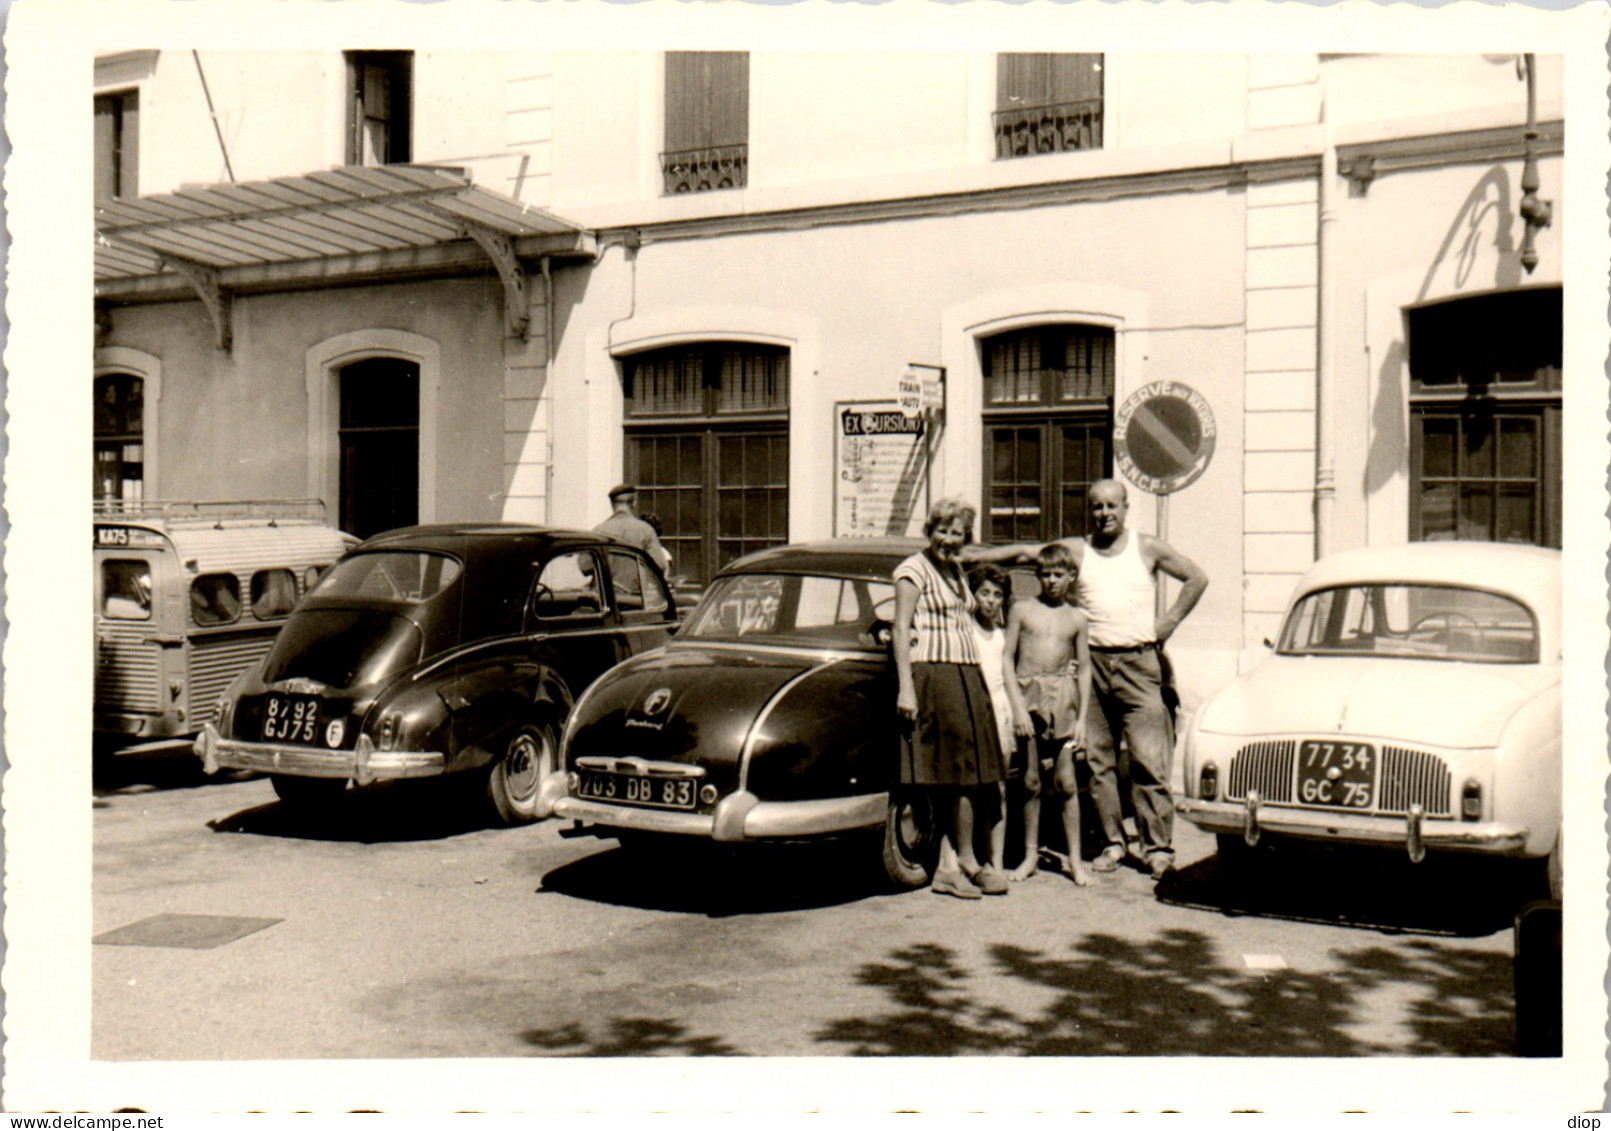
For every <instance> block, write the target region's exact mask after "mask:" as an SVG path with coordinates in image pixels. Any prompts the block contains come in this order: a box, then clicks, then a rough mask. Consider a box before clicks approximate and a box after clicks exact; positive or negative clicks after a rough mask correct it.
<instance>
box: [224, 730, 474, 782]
mask: <svg viewBox="0 0 1611 1131" xmlns="http://www.w3.org/2000/svg"><path fill="white" fill-rule="evenodd" d="M195 751H196V757H198V758H200V759H201V765H202V769H204V770H206V771H207V772H208V773H209V774H215V773H217V772H218V771H219V770H225V769H228V770H256V771H258V772H259V773H265V774H289V775H291V776H292V777H302V778H338V779H342V780H351V781H355V782H357V783H358V784H359V785H368V784H369V783H370V782H373V781H387V780H393V779H397V778H428V777H434V776H436V775H438V774H441V773H443V772H444V771H445V769H446V766H447V757H446V756H445V755H443V754H441V753H440V752H436V751H421V750H376V749H375V744H374V743H373V742H371V741H370V738H369V736H368V735H367V734H361V735H359V736H358V743H357V746H356V748H355V749H352V750H321V749H319V748H317V747H313V746H280V745H276V744H274V743H268V742H240V741H237V740H235V739H230V738H222V737H220V736H219V734H218V731H217V730H216V729H215V728H214V727H213V725H212V724H211V723H208V724H207V725H206V726H204V727H203V728H202V730H201V735H200V737H198V738H197V739H196V744H195Z"/></svg>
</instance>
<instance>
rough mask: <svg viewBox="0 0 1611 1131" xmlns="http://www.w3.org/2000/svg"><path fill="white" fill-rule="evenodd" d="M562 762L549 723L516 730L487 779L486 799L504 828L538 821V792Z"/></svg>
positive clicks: (529, 724)
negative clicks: (490, 802) (544, 781)
mask: <svg viewBox="0 0 1611 1131" xmlns="http://www.w3.org/2000/svg"><path fill="white" fill-rule="evenodd" d="M558 762H559V741H558V739H557V738H556V737H555V735H554V728H553V726H552V725H550V724H549V723H546V722H543V723H526V724H524V725H522V726H519V727H516V728H515V731H514V733H513V734H511V735H510V736H509V741H508V743H507V744H506V745H505V746H504V752H503V757H501V758H499V759H498V760H497V761H496V762H494V763H493V765H492V770H491V771H490V773H489V774H488V776H487V796H488V797H489V798H491V800H492V808H493V811H494V812H495V813H496V814H497V815H498V820H499V821H501V822H502V823H503V824H505V825H510V826H513V825H529V824H531V823H532V822H533V821H535V820H536V819H537V790H538V788H539V787H541V786H542V784H543V779H544V778H546V777H547V776H548V775H549V774H551V773H553V772H554V767H555V766H556V765H557V764H558Z"/></svg>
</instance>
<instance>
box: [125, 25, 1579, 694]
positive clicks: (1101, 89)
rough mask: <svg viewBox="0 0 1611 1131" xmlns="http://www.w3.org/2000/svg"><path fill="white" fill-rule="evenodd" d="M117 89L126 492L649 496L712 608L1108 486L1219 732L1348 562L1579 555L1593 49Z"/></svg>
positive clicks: (367, 78)
mask: <svg viewBox="0 0 1611 1131" xmlns="http://www.w3.org/2000/svg"><path fill="white" fill-rule="evenodd" d="M825 76H831V78H832V81H831V82H825V81H824V77H825ZM96 84H97V85H96V123H97V195H98V213H97V223H98V229H99V242H98V253H97V271H98V278H97V292H96V293H97V300H96V301H97V327H98V336H97V349H96V355H95V359H94V378H93V379H94V390H95V397H96V404H97V415H96V467H97V492H98V494H100V495H101V496H103V497H105V498H107V499H133V498H141V497H144V498H159V497H160V498H182V497H186V498H196V497H204V498H263V497H287V496H299V497H300V496H307V497H316V498H321V499H323V500H324V501H325V503H326V505H327V507H328V508H329V510H330V513H332V514H333V515H336V516H339V519H340V521H341V523H342V524H343V525H344V526H345V527H346V528H348V529H351V530H353V532H355V533H359V534H368V533H372V532H374V531H375V530H379V529H384V528H386V527H388V526H392V525H398V524H401V523H405V522H412V521H429V520H433V519H438V520H440V519H497V518H509V519H520V520H536V521H544V522H551V523H555V524H558V525H568V526H591V525H593V524H594V523H596V522H598V521H599V520H600V519H602V518H603V517H604V515H605V513H607V509H608V508H607V504H606V502H605V499H604V495H605V492H606V491H607V489H608V488H609V487H610V486H611V485H612V484H613V483H615V482H617V481H619V480H622V479H629V480H633V481H635V482H637V483H638V484H639V486H640V488H641V496H640V509H641V510H643V511H649V512H653V513H654V514H655V515H656V516H657V517H658V518H659V520H660V522H661V523H662V525H663V527H664V530H665V535H664V537H665V540H666V543H667V545H668V547H669V549H670V550H671V552H672V554H673V559H674V563H675V564H674V569H675V571H676V572H678V573H682V574H686V575H688V576H689V577H691V578H692V579H693V580H695V581H698V580H702V579H703V578H706V577H708V576H709V575H710V573H711V572H712V571H713V570H714V569H716V568H719V567H720V565H721V564H723V563H724V562H725V561H728V560H730V559H731V558H732V557H733V556H735V555H737V554H739V553H742V552H746V551H748V550H751V549H755V548H759V547H761V546H764V545H770V544H775V543H778V542H782V541H786V540H801V539H808V538H821V537H828V536H833V535H839V534H850V535H853V534H857V533H875V532H876V533H883V532H886V531H893V532H906V531H915V530H916V529H917V527H918V526H919V525H920V524H921V521H922V517H923V510H924V507H925V506H926V503H927V501H929V500H931V499H934V498H938V497H940V496H944V495H960V496H963V497H965V498H968V499H970V500H976V501H978V503H979V504H980V515H981V517H980V523H979V531H978V533H979V536H980V537H982V538H985V539H988V540H993V541H1001V540H1005V539H1012V540H1022V539H1031V540H1033V539H1042V538H1051V537H1057V536H1062V535H1068V534H1080V533H1083V531H1084V521H1085V518H1084V494H1085V491H1086V490H1087V488H1088V487H1089V485H1090V483H1091V482H1092V481H1093V480H1094V479H1097V478H1100V477H1102V476H1104V475H1108V474H1118V475H1121V476H1122V477H1127V478H1129V480H1130V481H1131V487H1130V493H1131V521H1132V525H1133V526H1135V527H1137V528H1139V529H1143V530H1149V531H1156V532H1160V533H1164V534H1165V535H1166V536H1167V537H1168V539H1169V540H1170V541H1171V542H1172V543H1174V544H1175V545H1177V546H1179V547H1180V548H1181V549H1182V550H1184V551H1185V552H1186V553H1188V554H1189V555H1191V556H1192V557H1193V558H1195V559H1196V560H1197V561H1198V562H1199V563H1200V564H1202V565H1203V567H1204V568H1205V569H1206V570H1207V571H1208V573H1209V575H1210V578H1211V579H1212V584H1211V586H1210V588H1209V591H1208V593H1207V595H1206V597H1205V598H1204V600H1203V602H1202V604H1201V605H1200V606H1199V608H1198V611H1197V612H1196V613H1195V614H1194V615H1193V617H1192V618H1191V619H1190V620H1189V621H1188V622H1187V623H1186V625H1185V626H1184V627H1183V628H1182V629H1181V631H1180V633H1179V634H1178V636H1177V637H1176V648H1177V649H1178V650H1179V651H1180V652H1181V653H1182V657H1183V662H1182V663H1180V665H1179V666H1180V668H1181V671H1182V673H1183V678H1184V679H1185V680H1186V681H1187V686H1186V687H1185V688H1184V692H1185V696H1186V698H1187V699H1188V700H1190V699H1192V698H1194V697H1195V693H1197V692H1200V691H1201V690H1206V689H1209V688H1212V687H1213V686H1217V685H1218V684H1219V683H1220V682H1223V680H1224V679H1225V678H1227V677H1228V676H1229V675H1231V674H1232V673H1234V672H1235V671H1236V670H1237V668H1238V667H1240V666H1244V665H1245V664H1246V662H1247V661H1248V659H1249V658H1250V657H1251V656H1254V655H1256V654H1257V653H1258V651H1259V650H1260V642H1261V641H1262V640H1263V639H1265V638H1267V637H1270V636H1272V635H1273V631H1274V628H1275V625H1276V622H1277V620H1278V617H1279V614H1280V611H1281V609H1282V607H1283V605H1284V602H1285V600H1286V598H1287V595H1288V593H1289V592H1290V588H1291V586H1292V583H1293V582H1294V580H1295V579H1296V577H1297V575H1298V574H1299V573H1301V572H1302V570H1303V569H1304V568H1305V567H1306V566H1307V565H1308V564H1309V563H1310V562H1311V561H1313V560H1314V558H1315V557H1316V556H1317V554H1321V553H1325V552H1328V551H1329V550H1333V549H1341V548H1346V547H1350V546H1358V545H1368V544H1393V543H1398V542H1403V541H1407V540H1413V539H1421V538H1443V537H1462V538H1479V539H1493V540H1516V541H1524V542H1537V543H1541V544H1548V545H1557V546H1558V545H1559V544H1560V540H1561V517H1560V508H1561V452H1560V448H1561V438H1560V437H1561V428H1560V404H1561V390H1562V373H1561V370H1562V344H1561V342H1562V327H1561V295H1562V269H1563V266H1562V256H1561V247H1562V244H1561V239H1562V234H1563V229H1564V221H1565V212H1564V209H1565V201H1564V200H1563V198H1562V184H1561V174H1562V153H1563V141H1562V136H1563V115H1564V110H1563V100H1562V74H1561V61H1560V60H1559V59H1558V58H1554V57H1548V56H1541V57H1538V58H1535V59H1526V58H1524V57H1518V56H1502V57H1501V56H1439V57H1409V56H1384V55H1350V56H1327V55H1291V56H1240V55H1225V56H1209V55H1194V56H1162V55H1111V54H1097V53H1083V54H1081V53H1059V54H1034V55H1027V54H991V53H986V52H980V53H976V54H970V53H961V52H957V53H917V52H913V53H895V52H887V53H876V52H845V53H842V54H834V53H815V52H736V51H723V52H644V51H601V52H579V51H576V52H556V53H551V54H524V53H506V54H485V55H482V54H468V53H457V54H455V53H432V52H395V51H392V52H346V53H343V52H330V53H324V54H316V53H308V54H299V55H284V54H268V53H265V54H242V53H237V54H225V53H206V52H202V53H199V54H197V53H193V52H180V51H171V52H170V51H163V52H140V53H132V54H123V55H117V56H106V57H103V58H101V59H100V60H99V61H98V63H97V70H96ZM288 92H289V93H288ZM1530 122H1531V124H1532V128H1531V129H1529V123H1530ZM1534 182H1536V184H1535V183H1534ZM195 186H205V187H195ZM1546 221H1547V222H1546ZM903 382H904V386H903ZM919 389H923V390H924V392H923V394H922V395H919V393H918V392H917V390H919ZM903 395H906V396H908V397H909V398H910V400H909V401H908V403H907V404H906V405H905V406H904V410H905V411H903V405H902V403H901V402H902V397H903ZM1153 397H1162V398H1163V401H1157V400H1151V399H1150V398H1153ZM1164 401H1167V402H1169V403H1163V402H1164ZM1182 406H1186V407H1187V408H1189V410H1190V411H1186V410H1185V409H1183V408H1182ZM1171 466H1173V467H1175V468H1177V469H1189V470H1187V471H1186V473H1184V474H1181V475H1176V476H1173V477H1171V476H1170V475H1169V474H1168V471H1167V469H1168V468H1169V467H1171ZM1160 467H1162V468H1165V469H1166V470H1165V472H1164V474H1163V476H1162V478H1161V479H1160V478H1159V476H1158V475H1156V474H1153V475H1149V474H1148V468H1152V469H1153V470H1154V472H1156V471H1157V469H1158V468H1160ZM1172 485H1178V489H1177V490H1175V491H1173V493H1170V494H1167V495H1164V494H1161V493H1158V490H1159V489H1160V488H1161V487H1162V486H1172ZM1187 654H1189V657H1190V658H1189V660H1187V659H1185V657H1186V656H1187Z"/></svg>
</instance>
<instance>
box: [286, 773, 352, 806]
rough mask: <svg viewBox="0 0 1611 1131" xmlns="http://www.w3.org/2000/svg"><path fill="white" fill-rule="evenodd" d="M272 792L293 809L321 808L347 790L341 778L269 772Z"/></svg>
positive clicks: (331, 802) (334, 800) (332, 802)
mask: <svg viewBox="0 0 1611 1131" xmlns="http://www.w3.org/2000/svg"><path fill="white" fill-rule="evenodd" d="M269 781H270V782H272V783H273V785H274V793H275V795H276V796H277V797H279V799H280V800H281V801H282V802H284V803H285V804H286V805H287V806H289V807H290V808H293V809H301V810H313V809H322V808H325V807H326V806H329V805H331V804H334V803H335V802H336V801H337V800H339V799H340V797H341V795H342V794H343V793H345V792H346V791H347V783H346V781H344V780H343V779H341V778H303V777H295V776H293V775H291V774H270V775H269Z"/></svg>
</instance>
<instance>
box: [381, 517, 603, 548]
mask: <svg viewBox="0 0 1611 1131" xmlns="http://www.w3.org/2000/svg"><path fill="white" fill-rule="evenodd" d="M605 542H609V543H615V542H616V540H615V539H614V538H610V537H609V536H607V535H604V534H599V533H596V532H594V531H591V530H567V529H564V528H561V527H554V526H536V525H533V524H530V523H522V522H437V523H430V524H427V525H422V526H402V527H399V528H397V529H396V530H387V531H384V532H383V533H380V534H375V535H372V536H371V537H369V538H367V539H365V540H364V541H363V542H362V543H361V544H360V545H359V546H358V547H357V548H358V549H359V550H378V549H388V550H404V549H406V550H448V551H456V550H464V549H466V548H468V547H470V546H476V547H483V546H484V547H497V546H521V547H526V548H544V547H547V546H550V545H572V544H576V545H582V544H585V545H598V544H600V543H605ZM621 544H622V545H624V544H625V543H621Z"/></svg>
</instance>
